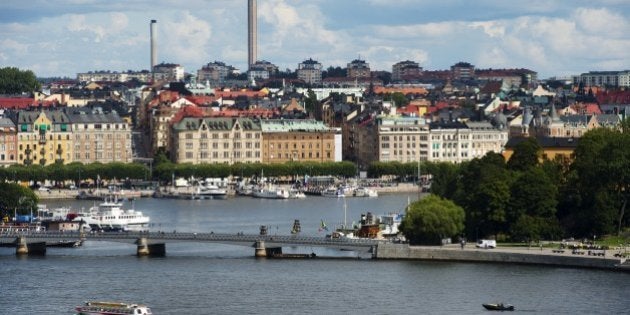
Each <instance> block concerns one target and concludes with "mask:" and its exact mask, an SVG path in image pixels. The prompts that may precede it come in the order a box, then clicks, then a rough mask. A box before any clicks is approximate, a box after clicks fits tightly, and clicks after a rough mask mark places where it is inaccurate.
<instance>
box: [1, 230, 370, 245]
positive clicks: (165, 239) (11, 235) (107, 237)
mask: <svg viewBox="0 0 630 315" xmlns="http://www.w3.org/2000/svg"><path fill="white" fill-rule="evenodd" d="M17 237H24V238H25V239H27V241H28V242H59V241H68V240H79V239H82V240H86V241H109V242H122V243H134V242H136V240H138V239H140V238H146V239H147V241H148V243H174V242H200V243H203V242H210V243H221V244H232V245H242V246H253V244H254V243H256V242H259V241H264V242H265V246H266V247H283V246H317V247H328V248H349V249H369V248H371V247H372V246H375V245H378V244H379V243H381V242H382V241H378V240H373V239H354V238H339V239H332V238H327V237H316V236H301V235H256V234H241V233H235V234H227V233H190V232H183V233H182V232H172V233H169V232H131V231H130V232H101V233H83V234H81V233H79V232H67V231H66V232H56V231H44V232H35V231H26V232H17V231H8V232H6V231H5V232H2V233H0V241H1V242H4V243H7V242H12V241H14V240H15V239H16V238H17Z"/></svg>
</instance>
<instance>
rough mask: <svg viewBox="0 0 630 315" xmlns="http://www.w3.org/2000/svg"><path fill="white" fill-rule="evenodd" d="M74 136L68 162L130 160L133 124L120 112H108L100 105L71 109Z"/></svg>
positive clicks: (123, 161) (69, 116) (72, 136)
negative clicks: (122, 116) (123, 117)
mask: <svg viewBox="0 0 630 315" xmlns="http://www.w3.org/2000/svg"><path fill="white" fill-rule="evenodd" d="M67 117H68V119H69V120H70V123H71V126H72V128H71V131H72V135H71V136H70V142H69V143H68V145H69V146H70V147H71V148H72V151H71V152H72V153H71V155H70V156H71V158H69V159H68V161H71V162H81V163H84V164H88V163H93V162H100V163H110V162H122V163H130V162H131V161H132V159H133V153H132V151H131V141H132V140H131V127H130V125H129V124H128V123H127V122H126V121H125V120H124V119H122V118H121V117H120V115H119V114H118V113H117V112H116V111H113V110H112V111H109V112H105V111H103V109H101V108H100V107H96V108H93V109H92V108H72V109H68V110H67Z"/></svg>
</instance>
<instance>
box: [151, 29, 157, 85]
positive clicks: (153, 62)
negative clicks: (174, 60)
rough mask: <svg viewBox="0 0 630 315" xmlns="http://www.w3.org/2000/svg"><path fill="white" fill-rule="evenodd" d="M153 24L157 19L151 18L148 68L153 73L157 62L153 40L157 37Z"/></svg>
mask: <svg viewBox="0 0 630 315" xmlns="http://www.w3.org/2000/svg"><path fill="white" fill-rule="evenodd" d="M155 24H157V20H151V69H149V70H150V71H151V72H152V73H153V68H154V67H155V64H156V63H157V47H155V40H156V37H157V33H156V30H155Z"/></svg>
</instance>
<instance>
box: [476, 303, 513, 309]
mask: <svg viewBox="0 0 630 315" xmlns="http://www.w3.org/2000/svg"><path fill="white" fill-rule="evenodd" d="M481 305H483V307H484V308H485V309H487V310H489V311H513V310H514V305H510V304H503V303H498V304H481Z"/></svg>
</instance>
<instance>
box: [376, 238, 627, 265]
mask: <svg viewBox="0 0 630 315" xmlns="http://www.w3.org/2000/svg"><path fill="white" fill-rule="evenodd" d="M621 251H622V252H625V251H627V249H623V250H621ZM616 252H617V251H616V250H608V251H605V255H604V256H595V255H587V254H586V251H583V253H582V254H573V253H572V251H571V250H566V251H564V252H557V251H555V250H554V249H551V248H542V249H540V248H534V247H532V248H527V247H497V248H493V249H483V248H476V247H475V245H474V244H472V245H466V246H465V247H464V249H462V248H461V247H460V246H459V245H447V246H409V245H407V244H379V246H378V248H377V253H376V255H375V256H376V258H378V259H392V260H400V259H403V260H434V261H461V262H486V263H508V264H529V265H550V266H561V267H578V268H596V269H606V270H619V271H626V272H630V261H628V260H627V259H625V258H621V257H615V256H614V254H615V253H616Z"/></svg>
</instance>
